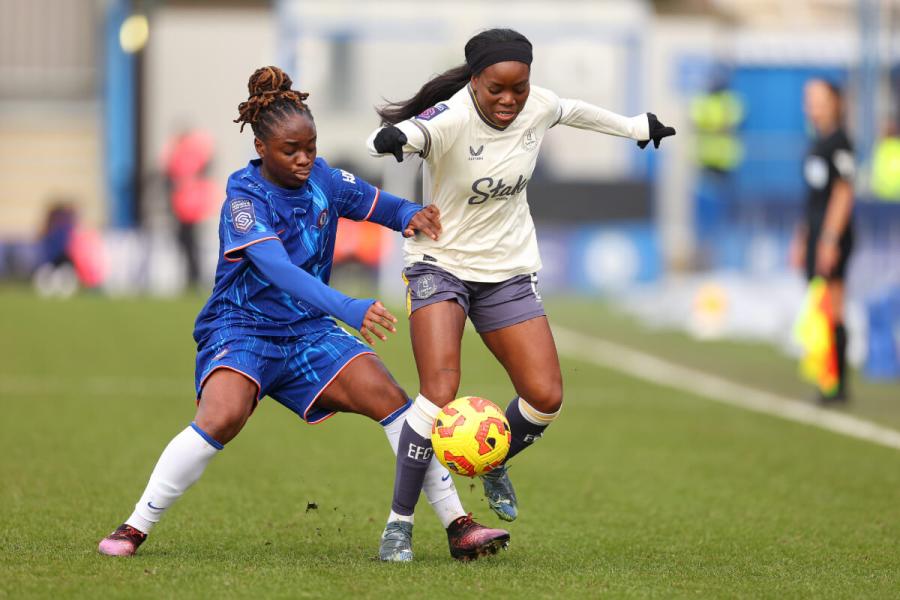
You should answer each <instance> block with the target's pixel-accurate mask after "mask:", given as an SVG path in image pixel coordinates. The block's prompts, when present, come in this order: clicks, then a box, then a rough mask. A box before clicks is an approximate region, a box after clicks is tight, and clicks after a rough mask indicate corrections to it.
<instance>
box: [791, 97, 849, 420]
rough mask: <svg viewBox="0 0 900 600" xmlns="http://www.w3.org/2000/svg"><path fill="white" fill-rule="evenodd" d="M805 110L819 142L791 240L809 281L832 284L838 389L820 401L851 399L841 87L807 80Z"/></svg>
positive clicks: (807, 168) (795, 261)
mask: <svg viewBox="0 0 900 600" xmlns="http://www.w3.org/2000/svg"><path fill="white" fill-rule="evenodd" d="M804 111H805V112H806V116H807V118H808V119H809V121H810V124H811V125H812V127H813V129H814V135H815V138H814V140H813V143H812V145H811V146H810V148H809V150H808V152H807V154H806V159H805V161H804V164H803V174H804V178H805V181H806V187H807V190H808V191H807V197H806V210H805V218H804V221H803V222H802V223H800V224H799V225H798V226H797V228H796V231H795V234H794V238H793V240H792V242H791V250H790V260H791V264H792V265H793V266H795V267H796V268H798V269H804V270H805V273H806V278H807V279H808V280H811V279H813V277H816V276H821V277H823V278H825V280H826V281H827V282H828V295H829V297H830V304H831V311H832V319H833V323H834V345H835V350H836V355H837V369H838V386H837V389H836V391H834V392H833V393H832V394H828V395H825V394H823V393H822V392H821V391H820V392H819V398H818V400H819V402H820V403H823V404H827V403H831V402H844V401H846V400H847V385H846V381H847V374H846V364H847V361H846V354H847V331H846V329H845V327H844V276H845V273H846V268H847V261H848V259H849V257H850V252H851V250H852V249H853V226H852V225H853V223H852V221H853V219H852V217H853V183H852V182H853V175H854V168H855V166H854V159H853V148H852V146H851V144H850V139H849V138H848V137H847V133H846V131H845V130H844V127H843V123H842V113H843V107H842V98H841V91H840V89H839V88H838V87H837V86H835V85H834V84H832V83H830V82H827V81H824V80H822V79H813V80H811V81H809V82H807V84H806V87H805V89H804Z"/></svg>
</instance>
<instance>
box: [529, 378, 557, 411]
mask: <svg viewBox="0 0 900 600" xmlns="http://www.w3.org/2000/svg"><path fill="white" fill-rule="evenodd" d="M525 399H526V400H527V401H528V403H529V404H531V405H532V406H533V407H535V408H536V409H537V410H539V411H541V412H542V413H547V414H550V413H555V412H557V411H558V410H559V409H560V408H561V407H562V402H563V389H562V384H556V383H549V384H546V385H542V386H540V387H538V388H536V389H535V390H533V391H532V393H531V395H529V396H525Z"/></svg>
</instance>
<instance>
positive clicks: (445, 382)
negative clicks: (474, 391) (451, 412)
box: [420, 375, 459, 406]
mask: <svg viewBox="0 0 900 600" xmlns="http://www.w3.org/2000/svg"><path fill="white" fill-rule="evenodd" d="M420 389H421V392H422V395H423V396H425V397H426V398H428V400H429V401H431V403H432V404H435V405H436V406H444V405H446V404H447V403H449V402H450V401H452V400H453V399H454V398H456V394H457V392H458V391H459V376H458V375H456V376H455V377H444V378H437V380H436V381H435V380H432V381H423V382H422V384H421V386H420Z"/></svg>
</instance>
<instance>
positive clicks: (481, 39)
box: [375, 29, 530, 125]
mask: <svg viewBox="0 0 900 600" xmlns="http://www.w3.org/2000/svg"><path fill="white" fill-rule="evenodd" d="M509 42H528V38H526V37H525V36H524V35H522V34H521V33H519V32H518V31H515V30H512V29H486V30H485V31H482V32H480V33H478V34H476V35H474V36H472V38H471V39H469V41H468V42H466V48H465V54H466V59H467V62H464V63H462V64H461V65H458V66H456V67H453V68H452V69H448V70H447V71H444V72H443V73H441V74H439V75H436V76H434V77H433V78H431V79H429V80H428V81H427V82H426V83H425V85H423V86H422V87H421V88H420V89H419V91H418V92H416V93H415V95H413V96H412V97H411V98H409V99H407V100H403V101H400V102H388V103H387V104H385V105H384V106H382V107H380V108H377V109H375V112H376V113H378V116H379V117H381V121H382V123H383V124H386V125H393V124H395V123H399V122H400V121H404V120H406V119H411V118H412V117H414V116H416V115H418V114H419V113H421V112H422V111H423V110H425V109H426V108H429V107H431V106H434V105H435V104H437V103H438V102H442V101H443V100H447V99H448V98H450V96H452V95H453V94H455V93H456V92H458V91H459V90H461V89H462V88H463V87H465V85H466V84H467V83H468V82H469V80H470V79H471V78H472V76H473V75H477V74H478V73H475V72H473V71H472V68H471V67H470V66H469V59H470V57H472V56H478V55H480V54H482V53H483V52H484V51H485V50H486V49H488V48H489V47H491V46H493V45H496V44H502V43H509ZM529 45H530V44H529Z"/></svg>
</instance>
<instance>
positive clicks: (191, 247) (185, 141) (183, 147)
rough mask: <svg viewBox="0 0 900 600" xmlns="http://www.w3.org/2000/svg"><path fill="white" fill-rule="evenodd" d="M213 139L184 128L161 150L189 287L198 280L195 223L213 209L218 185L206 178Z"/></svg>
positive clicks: (205, 217)
mask: <svg viewBox="0 0 900 600" xmlns="http://www.w3.org/2000/svg"><path fill="white" fill-rule="evenodd" d="M212 159H213V140H212V137H211V136H210V135H209V134H207V133H206V132H204V131H200V130H197V129H184V130H182V131H180V132H179V133H178V134H176V135H175V137H174V138H173V139H172V140H171V141H170V142H169V144H168V145H167V147H166V149H165V150H164V152H163V161H162V162H163V170H164V173H165V178H166V188H167V190H168V195H169V200H170V202H171V205H172V213H173V214H174V215H175V218H176V219H177V220H178V231H177V238H178V245H179V247H180V248H181V251H182V254H183V255H184V257H185V263H186V269H187V270H186V281H187V284H188V285H189V286H191V287H193V286H196V285H197V284H198V283H199V281H200V263H199V261H198V258H197V225H198V224H199V223H201V222H203V221H205V220H206V219H207V218H209V217H210V215H211V214H212V212H213V210H214V209H215V202H216V196H217V194H218V191H217V190H218V188H217V187H216V185H215V183H214V182H213V181H212V179H210V178H209V171H210V167H211V165H212Z"/></svg>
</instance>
